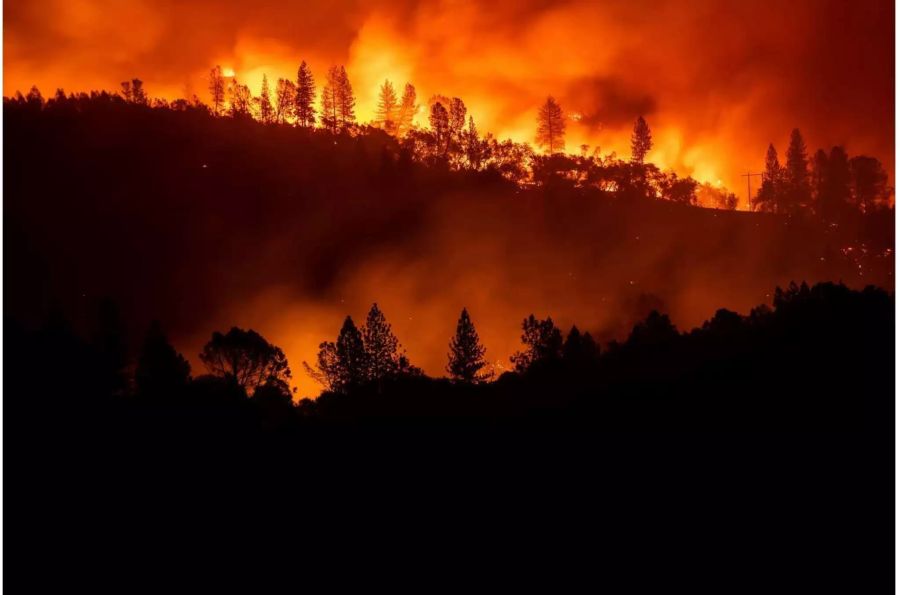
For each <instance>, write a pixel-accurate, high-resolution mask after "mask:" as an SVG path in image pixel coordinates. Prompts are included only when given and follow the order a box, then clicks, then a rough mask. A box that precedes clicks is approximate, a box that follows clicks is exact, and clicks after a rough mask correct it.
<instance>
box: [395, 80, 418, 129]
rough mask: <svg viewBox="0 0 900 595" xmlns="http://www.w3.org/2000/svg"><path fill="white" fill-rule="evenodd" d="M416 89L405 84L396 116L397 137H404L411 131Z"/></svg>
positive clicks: (416, 108) (414, 112) (415, 107)
mask: <svg viewBox="0 0 900 595" xmlns="http://www.w3.org/2000/svg"><path fill="white" fill-rule="evenodd" d="M417 110H418V106H417V105H416V88H415V87H413V86H412V85H411V84H410V83H406V87H405V88H404V89H403V97H402V99H401V100H400V109H399V113H398V115H397V136H404V135H406V133H408V132H409V131H410V130H412V125H413V118H414V117H415V115H416V111H417Z"/></svg>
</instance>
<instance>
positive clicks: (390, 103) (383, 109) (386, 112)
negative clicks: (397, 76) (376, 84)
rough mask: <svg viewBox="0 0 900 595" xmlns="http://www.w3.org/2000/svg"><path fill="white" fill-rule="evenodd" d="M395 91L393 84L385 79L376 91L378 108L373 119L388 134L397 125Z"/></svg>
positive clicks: (393, 130)
mask: <svg viewBox="0 0 900 595" xmlns="http://www.w3.org/2000/svg"><path fill="white" fill-rule="evenodd" d="M397 107H398V104H397V93H396V92H394V85H393V84H392V83H391V81H389V80H387V79H385V80H384V83H383V84H382V85H381V89H380V90H379V93H378V109H377V111H376V112H375V121H376V122H377V123H378V124H379V125H380V126H381V128H382V129H383V130H384V131H385V132H387V133H388V134H393V133H394V132H395V129H396V125H397Z"/></svg>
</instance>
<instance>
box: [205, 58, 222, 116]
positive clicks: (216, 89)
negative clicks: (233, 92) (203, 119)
mask: <svg viewBox="0 0 900 595" xmlns="http://www.w3.org/2000/svg"><path fill="white" fill-rule="evenodd" d="M209 95H210V98H211V99H212V109H213V115H215V116H221V115H222V112H223V111H224V110H225V77H224V76H222V67H221V66H219V65H216V67H215V68H213V69H212V70H210V71H209Z"/></svg>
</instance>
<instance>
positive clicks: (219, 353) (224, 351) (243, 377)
mask: <svg viewBox="0 0 900 595" xmlns="http://www.w3.org/2000/svg"><path fill="white" fill-rule="evenodd" d="M200 361H202V362H203V364H204V365H205V366H206V369H207V370H209V372H210V374H213V375H215V376H219V377H222V378H226V379H230V380H233V381H234V382H235V383H237V385H238V386H241V387H242V388H243V389H244V390H246V391H247V393H248V394H251V393H252V392H253V391H255V390H256V389H257V388H259V387H260V386H262V385H263V384H265V383H266V382H269V381H271V380H280V381H283V382H285V383H288V382H290V379H291V369H290V367H289V366H288V361H287V358H286V357H285V355H284V352H283V351H282V350H281V349H280V348H279V347H276V346H275V345H272V344H271V343H269V342H268V341H266V340H265V339H264V338H263V337H262V336H261V335H260V334H259V333H257V332H256V331H254V330H252V329H251V330H246V331H245V330H243V329H240V328H238V327H232V328H231V330H230V331H228V332H227V333H225V334H222V333H220V332H218V331H216V332H214V333H213V335H212V339H210V340H209V342H208V343H207V344H206V345H205V346H204V347H203V351H202V352H201V353H200Z"/></svg>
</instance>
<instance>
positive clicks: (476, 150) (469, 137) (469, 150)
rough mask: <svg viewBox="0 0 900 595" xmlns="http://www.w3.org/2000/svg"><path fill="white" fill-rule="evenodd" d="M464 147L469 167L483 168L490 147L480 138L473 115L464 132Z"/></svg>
mask: <svg viewBox="0 0 900 595" xmlns="http://www.w3.org/2000/svg"><path fill="white" fill-rule="evenodd" d="M462 149H463V153H464V154H465V156H466V162H467V164H468V166H469V169H473V170H479V169H481V164H482V163H483V161H484V159H485V157H486V156H487V152H488V147H487V145H486V143H485V142H483V141H482V140H481V139H480V138H478V129H477V128H475V120H473V119H472V116H469V126H468V128H467V129H466V130H465V132H463V134H462Z"/></svg>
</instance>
